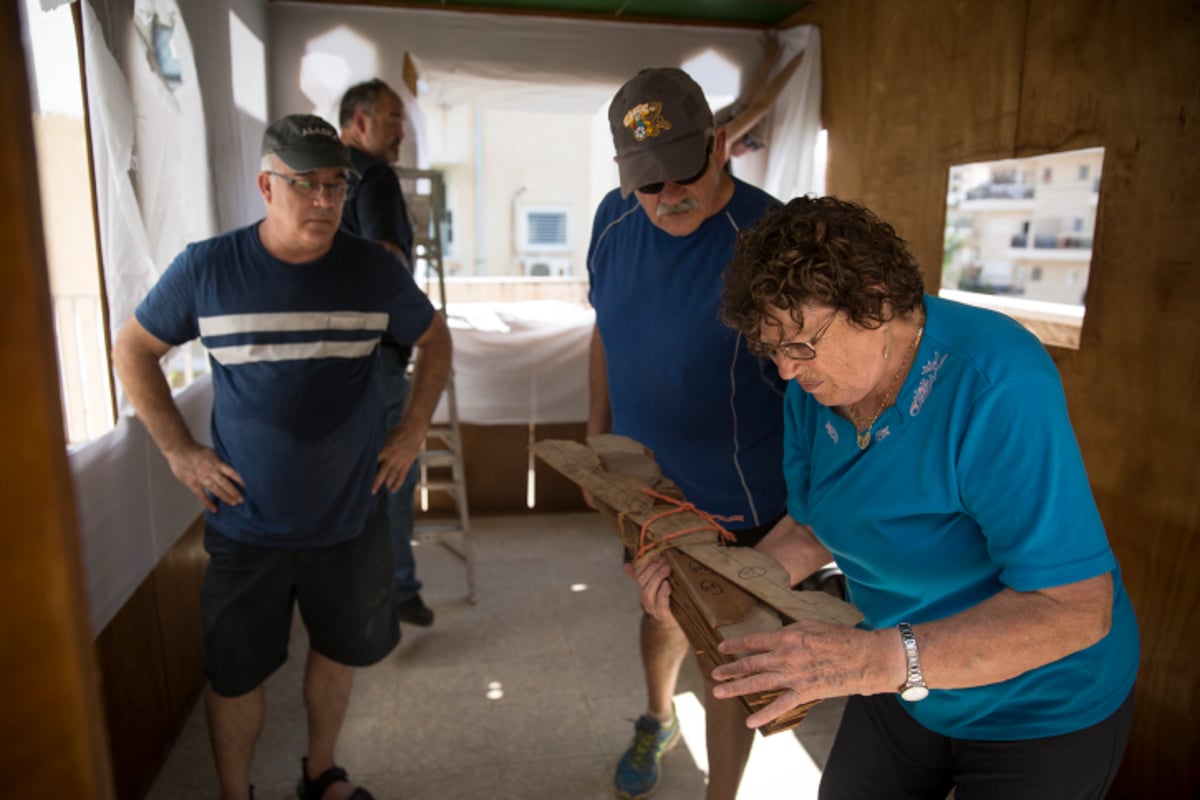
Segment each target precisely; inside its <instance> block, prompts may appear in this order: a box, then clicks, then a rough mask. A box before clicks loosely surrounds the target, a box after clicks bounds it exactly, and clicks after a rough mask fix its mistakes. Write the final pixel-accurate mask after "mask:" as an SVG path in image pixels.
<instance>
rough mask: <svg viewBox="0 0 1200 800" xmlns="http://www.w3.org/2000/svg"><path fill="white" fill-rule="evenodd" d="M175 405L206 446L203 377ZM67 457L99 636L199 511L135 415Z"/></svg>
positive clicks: (207, 387)
mask: <svg viewBox="0 0 1200 800" xmlns="http://www.w3.org/2000/svg"><path fill="white" fill-rule="evenodd" d="M175 402H176V404H177V405H178V406H179V410H180V413H182V414H183V418H184V421H186V422H187V424H188V428H189V429H191V431H192V435H193V436H195V437H196V440H197V441H199V442H202V443H204V444H210V443H211V438H210V436H209V427H208V421H209V415H210V412H211V410H212V382H211V379H210V378H209V376H205V377H203V378H201V379H199V380H197V381H196V382H194V383H192V384H191V385H190V386H188V387H187V388H185V389H183V390H182V391H180V392H179V393H178V394H176V396H175ZM70 462H71V475H72V478H73V479H74V482H75V504H76V507H77V509H78V511H79V526H80V536H79V539H80V545H81V547H82V550H83V563H84V567H85V569H84V572H85V574H86V577H87V594H88V604H89V607H90V611H91V621H92V633H93V635H99V633H100V632H101V631H102V630H104V626H105V625H107V624H108V623H109V621H110V620H112V618H113V617H114V616H115V615H116V613H117V612H118V611H120V610H121V606H122V605H124V604H125V601H126V600H128V599H129V598H130V597H131V596H132V595H133V593H134V592H135V591H136V590H137V588H138V586H140V585H141V583H142V581H144V580H145V579H146V576H147V575H149V574H150V572H151V570H153V569H154V566H155V565H156V564H157V563H158V561H159V559H160V558H162V557H163V556H164V555H165V554H166V553H167V551H168V550H170V549H171V547H172V545H174V544H175V542H176V541H178V539H179V537H180V535H182V534H183V532H184V531H186V530H187V528H188V526H189V525H191V524H192V522H193V521H195V519H196V517H197V516H198V515H199V514H201V513H202V512H203V510H204V509H203V508H202V507H201V505H200V502H199V501H198V500H197V499H196V498H195V497H193V496H192V494H191V493H190V492H189V491H188V490H187V489H186V488H185V487H184V485H183V484H182V483H180V482H179V481H177V480H176V479H175V476H174V475H173V474H171V470H170V468H169V467H168V466H167V461H166V459H165V458H163V456H162V453H160V452H159V450H158V447H156V446H155V444H154V442H153V441H152V440H151V439H150V434H148V433H147V432H146V429H145V427H143V426H142V423H141V422H140V421H139V420H138V419H137V418H136V417H121V419H120V420H118V422H117V426H116V427H115V428H114V429H113V430H111V431H109V432H108V433H106V434H105V435H104V436H101V437H100V438H98V439H94V440H93V441H90V442H88V443H87V444H86V445H83V446H82V447H80V448H78V449H77V450H75V451H74V452H72V453H71V454H70Z"/></svg>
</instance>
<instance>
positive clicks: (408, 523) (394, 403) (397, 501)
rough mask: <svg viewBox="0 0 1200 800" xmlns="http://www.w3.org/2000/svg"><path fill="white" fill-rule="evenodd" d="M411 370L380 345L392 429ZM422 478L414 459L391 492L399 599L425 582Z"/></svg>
mask: <svg viewBox="0 0 1200 800" xmlns="http://www.w3.org/2000/svg"><path fill="white" fill-rule="evenodd" d="M407 370H408V359H407V357H403V358H402V357H401V356H400V355H398V354H397V350H396V349H395V348H393V347H380V350H379V378H380V380H381V381H382V382H383V391H384V394H385V396H386V397H387V403H388V409H387V426H388V430H391V429H392V428H394V427H396V425H397V424H399V422H400V419H401V417H403V416H404V407H405V405H406V404H407V403H408V392H409V389H410V388H411V386H410V381H409V379H408V374H407ZM418 477H419V472H418V466H417V464H416V462H413V466H412V469H410V470H409V471H408V477H406V478H405V479H404V483H403V484H402V485H401V486H400V488H399V489H397V490H396V491H394V492H391V493H389V494H388V516H389V517H390V518H391V531H392V534H391V535H392V550H393V552H394V554H395V559H396V572H395V576H394V580H393V584H394V586H395V592H396V599H397V600H407V599H409V598H410V597H412V596H413V595H415V594H416V593H417V592H419V591H421V582H420V581H419V580H417V562H416V559H415V558H413V549H412V535H413V510H414V509H413V491H414V490H415V489H416V488H417V478H418Z"/></svg>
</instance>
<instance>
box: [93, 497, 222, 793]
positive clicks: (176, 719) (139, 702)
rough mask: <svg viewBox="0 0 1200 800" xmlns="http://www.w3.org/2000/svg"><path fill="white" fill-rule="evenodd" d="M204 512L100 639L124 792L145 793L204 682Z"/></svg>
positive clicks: (118, 783) (116, 764)
mask: <svg viewBox="0 0 1200 800" xmlns="http://www.w3.org/2000/svg"><path fill="white" fill-rule="evenodd" d="M203 534H204V519H203V517H199V518H197V520H196V522H195V524H193V525H192V526H191V527H190V528H189V529H188V531H187V532H186V533H185V534H184V535H183V536H182V537H181V538H180V540H179V541H178V542H176V543H175V546H174V547H172V548H171V550H170V551H168V553H167V554H166V555H165V556H163V558H162V560H161V561H159V563H158V566H156V567H155V568H154V571H153V572H152V573H150V575H149V577H147V578H146V580H145V581H144V582H143V583H142V585H141V586H139V587H138V590H137V591H136V592H134V594H133V597H131V598H130V599H129V601H128V602H126V603H125V605H124V606H122V607H121V610H120V611H119V612H117V615H116V616H115V617H113V619H112V621H111V622H110V623H109V624H108V625H107V626H106V627H105V628H104V630H103V631H101V633H100V636H99V637H97V639H96V652H97V658H98V660H99V662H100V668H101V672H102V673H103V677H104V682H103V693H104V706H105V711H106V716H107V720H108V737H109V740H110V741H111V742H112V761H113V772H114V776H115V783H116V787H117V796H118V797H122V798H137V797H143V796H145V794H146V792H147V791H148V790H149V788H150V785H151V783H152V782H153V780H154V777H155V775H157V773H158V770H159V769H160V768H161V767H162V764H163V762H164V760H165V759H166V757H167V754H168V752H169V750H170V747H171V745H172V744H173V743H174V741H175V739H176V737H177V736H178V735H179V731H180V730H181V729H182V727H183V723H184V722H185V721H186V719H187V716H188V714H190V713H191V711H192V708H193V706H194V704H195V702H196V698H197V697H199V695H200V691H201V689H202V688H203V686H204V648H203V644H202V642H201V639H200V585H201V583H202V582H203V580H204V569H205V566H206V565H207V563H208V556H207V555H206V554H205V552H204V536H203Z"/></svg>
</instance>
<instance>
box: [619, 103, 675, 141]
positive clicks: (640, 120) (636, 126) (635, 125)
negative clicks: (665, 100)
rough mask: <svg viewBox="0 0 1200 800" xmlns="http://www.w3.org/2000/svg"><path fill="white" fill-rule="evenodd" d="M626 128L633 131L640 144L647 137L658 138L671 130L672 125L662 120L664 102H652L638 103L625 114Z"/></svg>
mask: <svg viewBox="0 0 1200 800" xmlns="http://www.w3.org/2000/svg"><path fill="white" fill-rule="evenodd" d="M625 127H626V128H629V129H630V130H631V131H633V138H634V139H637V140H638V141H639V142H640V141H642V140H643V139H645V138H646V137H647V136H658V135H659V134H660V133H662V132H663V131H666V130H670V129H671V123H669V122H667V121H666V120H665V119H663V118H662V101H660V100H651V101H650V102H649V103H638V104H637V105H636V106H634V107H633V108H631V109H629V110H628V111H626V112H625Z"/></svg>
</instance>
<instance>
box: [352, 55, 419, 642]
mask: <svg viewBox="0 0 1200 800" xmlns="http://www.w3.org/2000/svg"><path fill="white" fill-rule="evenodd" d="M338 124H339V126H340V127H341V131H342V141H343V142H344V143H345V144H346V145H347V146H348V147H349V148H350V159H351V161H352V163H353V164H354V168H355V169H356V170H357V171H358V173H359V175H361V176H362V177H361V178H359V179H358V180H353V179H352V186H351V189H352V193H351V195H350V197H349V199H348V200H347V201H346V207H345V210H344V211H343V212H342V229H343V230H345V231H349V232H350V233H353V234H356V235H358V236H361V237H362V238H364V239H370V240H372V241H375V242H378V243H379V244H381V245H383V246H384V247H386V248H387V249H388V250H389V251H391V253H392V254H393V255H395V256H396V258H397V259H398V260H399V262H400V263H399V264H398V265H397V266H403V268H404V269H406V270H408V271H409V273H411V272H412V270H413V260H412V245H413V232H412V224H411V223H410V222H409V220H408V209H407V208H406V207H405V205H404V195H403V194H402V193H401V191H400V179H399V178H398V177H397V176H396V173H395V171H393V170H392V164H394V163H395V162H396V161H397V160H398V159H399V157H400V143H401V142H402V141H404V103H403V101H401V99H400V96H399V95H398V94H396V92H394V91H393V90H392V89H391V87H389V86H388V85H387V84H386V83H384V82H383V81H381V80H379V79H378V78H375V79H373V80H370V81H366V82H364V83H359V84H356V85H354V86H351V87H350V88H349V89H347V90H346V93H345V94H344V95H343V96H342V104H341V109H340V111H339V113H338ZM410 355H411V352H410V350H409V349H408V348H407V347H403V346H401V345H399V344H397V343H396V342H395V341H393V340H391V339H390V338H389V337H387V336H385V337H384V338H383V341H382V342H381V344H380V360H379V365H380V377H381V378H382V380H383V388H384V391H385V392H386V393H387V401H388V426H389V428H390V427H392V426H394V425H395V424H396V422H397V421H399V419H400V417H401V416H402V415H403V413H404V405H405V402H406V401H407V400H408V392H409V379H408V374H407V370H408V359H409V356H410ZM416 482H417V465H416V464H413V467H412V471H411V472H410V473H409V475H408V478H407V479H406V480H405V481H404V484H403V485H402V486H401V487H400V489H399V490H397V491H395V492H393V493H391V494H390V495H389V496H388V514H389V516H390V517H391V529H392V544H393V547H394V549H395V551H396V580H395V595H394V596H395V603H396V613H397V614H398V616H399V617H400V621H401V622H407V623H409V624H411V625H421V626H427V625H432V624H433V611H432V609H430V608H429V607H428V606H426V605H425V603H424V602H423V601H422V600H421V595H420V594H419V592H420V590H421V582H420V581H419V580H417V576H416V563H415V561H414V559H413V552H412V531H413V490H414V488H415V487H416Z"/></svg>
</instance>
